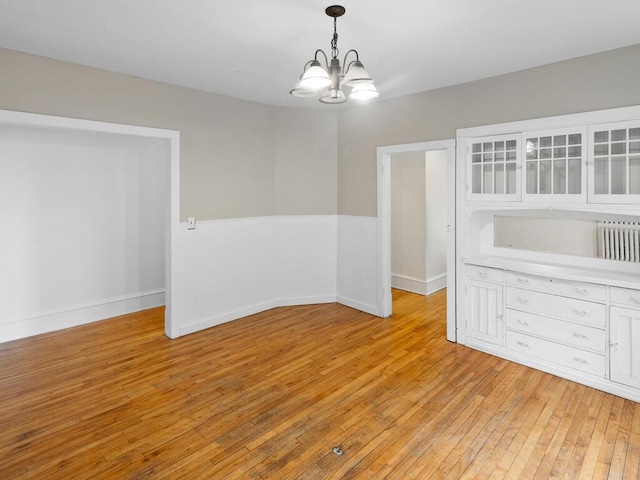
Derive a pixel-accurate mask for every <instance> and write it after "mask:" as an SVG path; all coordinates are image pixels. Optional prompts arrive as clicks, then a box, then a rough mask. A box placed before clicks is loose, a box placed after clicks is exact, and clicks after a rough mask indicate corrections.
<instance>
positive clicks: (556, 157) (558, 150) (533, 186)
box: [522, 128, 587, 202]
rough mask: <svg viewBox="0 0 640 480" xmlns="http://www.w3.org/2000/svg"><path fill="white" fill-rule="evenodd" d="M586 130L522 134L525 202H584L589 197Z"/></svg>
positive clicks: (575, 129) (576, 129)
mask: <svg viewBox="0 0 640 480" xmlns="http://www.w3.org/2000/svg"><path fill="white" fill-rule="evenodd" d="M586 136H587V135H586V128H574V129H563V130H544V131H537V132H525V133H523V136H522V138H523V140H524V141H523V149H524V152H523V156H524V159H525V168H524V172H525V173H524V175H525V179H524V184H525V188H524V195H523V200H524V201H530V202H538V201H544V202H548V201H550V200H551V201H554V202H556V201H558V202H581V201H584V200H585V199H586V198H587V195H586V175H585V170H586V168H585V166H586Z"/></svg>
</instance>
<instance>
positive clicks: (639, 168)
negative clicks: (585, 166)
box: [589, 121, 640, 203]
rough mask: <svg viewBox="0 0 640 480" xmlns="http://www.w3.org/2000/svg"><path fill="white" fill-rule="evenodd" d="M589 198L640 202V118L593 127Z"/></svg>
mask: <svg viewBox="0 0 640 480" xmlns="http://www.w3.org/2000/svg"><path fill="white" fill-rule="evenodd" d="M589 153H590V155H591V160H590V162H589V201H590V202H593V203H640V121H634V122H623V123H609V124H601V125H593V126H591V127H590V128H589Z"/></svg>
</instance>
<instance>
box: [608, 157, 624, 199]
mask: <svg viewBox="0 0 640 480" xmlns="http://www.w3.org/2000/svg"><path fill="white" fill-rule="evenodd" d="M626 183H627V158H626V157H611V193H612V194H615V195H624V194H625V193H627V185H626Z"/></svg>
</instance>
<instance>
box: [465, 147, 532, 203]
mask: <svg viewBox="0 0 640 480" xmlns="http://www.w3.org/2000/svg"><path fill="white" fill-rule="evenodd" d="M520 141H521V136H520V135H519V134H518V135H498V136H493V137H482V138H474V139H472V140H471V141H470V144H469V155H470V162H469V172H468V177H467V178H469V179H470V185H467V191H468V193H469V198H470V199H474V200H480V201H482V200H489V201H492V200H511V201H517V200H520V196H521V193H520V192H521V190H520V183H521V178H520V172H521V166H520V165H521V164H520Z"/></svg>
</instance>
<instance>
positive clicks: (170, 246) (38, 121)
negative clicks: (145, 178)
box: [0, 110, 181, 338]
mask: <svg viewBox="0 0 640 480" xmlns="http://www.w3.org/2000/svg"><path fill="white" fill-rule="evenodd" d="M0 124H2V125H14V126H23V127H47V128H61V129H71V130H80V131H88V132H102V133H113V134H122V135H132V136H140V137H152V138H159V139H164V140H167V141H169V143H170V194H169V200H168V201H169V204H168V205H167V209H168V211H169V218H168V219H167V220H168V221H167V228H166V238H165V245H166V253H165V255H166V259H165V260H166V261H165V276H166V279H165V290H166V294H165V304H166V308H165V334H166V335H167V336H168V337H170V338H175V337H177V336H178V335H179V332H178V327H177V322H175V321H174V319H173V315H172V312H173V303H174V298H173V286H174V280H175V277H174V265H173V262H172V259H173V256H174V253H175V248H176V246H175V245H174V238H175V235H176V229H179V228H181V225H180V132H178V131H176V130H164V129H159V128H150V127H140V126H136V125H124V124H119V123H109V122H99V121H95V120H83V119H78V118H68V117H58V116H54V115H43V114H39V113H26V112H14V111H10V110H0Z"/></svg>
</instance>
